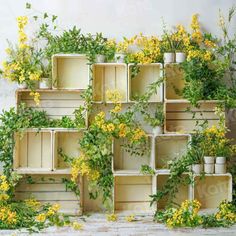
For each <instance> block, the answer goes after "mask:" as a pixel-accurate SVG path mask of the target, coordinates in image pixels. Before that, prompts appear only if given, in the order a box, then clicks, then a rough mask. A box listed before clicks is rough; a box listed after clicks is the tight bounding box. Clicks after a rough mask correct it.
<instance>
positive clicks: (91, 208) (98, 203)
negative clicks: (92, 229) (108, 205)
mask: <svg viewBox="0 0 236 236" xmlns="http://www.w3.org/2000/svg"><path fill="white" fill-rule="evenodd" d="M90 188H92V187H90V186H89V185H88V180H87V178H86V177H83V184H82V192H81V203H82V211H83V213H90V212H105V211H106V209H105V208H104V205H103V204H102V195H101V193H100V194H99V196H98V198H97V199H91V198H90V196H89V189H90Z"/></svg>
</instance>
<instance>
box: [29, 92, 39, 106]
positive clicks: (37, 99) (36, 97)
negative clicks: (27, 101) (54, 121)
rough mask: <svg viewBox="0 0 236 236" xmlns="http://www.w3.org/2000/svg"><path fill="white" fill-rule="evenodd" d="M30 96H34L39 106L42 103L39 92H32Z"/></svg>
mask: <svg viewBox="0 0 236 236" xmlns="http://www.w3.org/2000/svg"><path fill="white" fill-rule="evenodd" d="M30 96H33V97H34V102H35V104H36V105H37V106H39V105H40V99H39V98H40V94H39V93H38V92H30Z"/></svg>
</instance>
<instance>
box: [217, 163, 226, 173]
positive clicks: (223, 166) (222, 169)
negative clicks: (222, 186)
mask: <svg viewBox="0 0 236 236" xmlns="http://www.w3.org/2000/svg"><path fill="white" fill-rule="evenodd" d="M215 173H216V174H225V173H226V164H215Z"/></svg>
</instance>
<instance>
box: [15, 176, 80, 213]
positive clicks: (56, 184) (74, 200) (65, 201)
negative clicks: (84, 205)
mask: <svg viewBox="0 0 236 236" xmlns="http://www.w3.org/2000/svg"><path fill="white" fill-rule="evenodd" d="M29 177H30V180H31V182H29V181H28V180H27V179H28V178H29ZM63 178H65V179H70V178H71V176H70V175H32V176H27V175H26V176H24V177H23V178H22V179H21V180H20V182H19V184H18V185H17V187H16V192H15V198H16V199H17V200H25V199H29V198H35V199H36V200H38V201H40V202H42V203H51V204H55V203H58V204H60V206H61V208H60V212H62V213H66V214H73V215H80V214H81V202H80V197H79V196H76V195H75V193H74V192H72V191H71V190H69V189H66V185H65V184H64V183H63V182H62V179H63ZM80 184H81V182H80V181H79V182H78V185H79V186H80Z"/></svg>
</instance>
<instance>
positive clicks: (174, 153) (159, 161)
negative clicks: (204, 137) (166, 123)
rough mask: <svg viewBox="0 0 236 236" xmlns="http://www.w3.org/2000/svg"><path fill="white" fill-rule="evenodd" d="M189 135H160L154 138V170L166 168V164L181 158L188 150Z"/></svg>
mask: <svg viewBox="0 0 236 236" xmlns="http://www.w3.org/2000/svg"><path fill="white" fill-rule="evenodd" d="M189 141H190V135H188V134H161V135H158V136H157V137H156V138H155V169H156V170H161V169H166V168H167V162H168V161H171V160H174V159H176V158H180V157H182V156H183V155H184V154H185V153H186V152H187V148H188V144H189Z"/></svg>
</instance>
